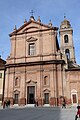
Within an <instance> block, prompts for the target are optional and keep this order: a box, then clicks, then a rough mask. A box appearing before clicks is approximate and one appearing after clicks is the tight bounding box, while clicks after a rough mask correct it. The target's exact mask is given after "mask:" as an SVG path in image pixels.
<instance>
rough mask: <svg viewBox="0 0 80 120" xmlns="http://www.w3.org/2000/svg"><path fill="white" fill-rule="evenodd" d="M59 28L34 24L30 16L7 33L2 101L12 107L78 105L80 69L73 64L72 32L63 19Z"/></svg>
mask: <svg viewBox="0 0 80 120" xmlns="http://www.w3.org/2000/svg"><path fill="white" fill-rule="evenodd" d="M57 33H58V27H53V26H52V23H51V22H50V23H49V24H48V25H45V24H43V23H41V20H40V17H39V18H38V20H37V21H36V20H35V19H34V17H33V16H31V17H30V19H29V21H28V22H27V21H26V20H25V21H24V24H23V25H22V26H21V27H20V28H18V29H17V28H16V26H15V29H14V31H13V32H12V33H11V34H10V40H11V51H10V56H9V57H8V58H7V63H6V73H5V89H4V100H6V99H10V101H11V104H18V105H28V104H35V102H36V103H37V104H38V105H39V106H43V105H46V104H47V105H51V106H59V105H61V104H62V100H63V99H65V100H66V103H67V104H78V103H79V102H80V99H79V97H80V89H79V84H80V67H79V66H78V65H76V60H75V53H74V44H73V38H72V37H73V35H72V33H73V30H72V28H71V25H70V22H69V21H68V20H66V19H65V20H64V21H63V22H62V23H61V26H60V31H59V34H60V47H59V43H58V39H57Z"/></svg>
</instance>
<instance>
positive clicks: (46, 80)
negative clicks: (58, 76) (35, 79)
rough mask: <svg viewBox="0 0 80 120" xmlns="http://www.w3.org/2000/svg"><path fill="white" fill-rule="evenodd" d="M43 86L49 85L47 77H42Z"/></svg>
mask: <svg viewBox="0 0 80 120" xmlns="http://www.w3.org/2000/svg"><path fill="white" fill-rule="evenodd" d="M44 85H49V79H48V76H45V77H44Z"/></svg>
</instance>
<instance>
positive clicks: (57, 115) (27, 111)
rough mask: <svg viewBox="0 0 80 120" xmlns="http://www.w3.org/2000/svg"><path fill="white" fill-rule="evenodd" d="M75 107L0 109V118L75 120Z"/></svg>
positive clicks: (14, 119) (9, 119) (16, 119)
mask: <svg viewBox="0 0 80 120" xmlns="http://www.w3.org/2000/svg"><path fill="white" fill-rule="evenodd" d="M75 114H76V109H75V108H66V109H65V108H63V109H62V108H58V107H30V108H29V107H19V108H18V107H16V108H8V109H1V110H0V120H75Z"/></svg>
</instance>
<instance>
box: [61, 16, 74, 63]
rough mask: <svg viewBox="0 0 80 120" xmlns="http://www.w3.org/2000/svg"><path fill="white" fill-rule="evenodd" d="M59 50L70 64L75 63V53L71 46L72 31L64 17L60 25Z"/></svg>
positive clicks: (72, 45)
mask: <svg viewBox="0 0 80 120" xmlns="http://www.w3.org/2000/svg"><path fill="white" fill-rule="evenodd" d="M59 35H60V49H61V53H62V54H63V55H66V57H67V59H68V60H69V61H70V62H73V63H75V51H74V44H73V29H72V27H71V24H70V22H69V21H68V20H67V19H66V17H64V20H63V21H62V22H61V25H60V31H59Z"/></svg>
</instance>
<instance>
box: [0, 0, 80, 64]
mask: <svg viewBox="0 0 80 120" xmlns="http://www.w3.org/2000/svg"><path fill="white" fill-rule="evenodd" d="M32 9H33V10H34V11H35V13H34V17H35V19H36V20H37V18H38V16H40V18H41V21H42V23H45V24H48V23H49V20H51V21H52V23H53V26H57V27H60V23H61V21H63V20H64V13H65V14H66V17H67V19H68V20H69V21H70V23H71V26H72V28H73V40H74V46H75V56H76V61H77V63H78V64H80V0H0V55H1V56H2V58H3V59H5V60H6V58H7V56H8V55H9V54H10V47H11V44H10V38H9V33H11V32H12V31H13V29H14V26H15V25H16V26H17V28H19V27H20V26H21V25H23V23H24V20H25V19H27V21H28V20H29V18H30V16H31V14H30V11H31V10H32Z"/></svg>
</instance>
